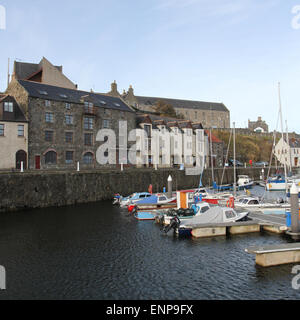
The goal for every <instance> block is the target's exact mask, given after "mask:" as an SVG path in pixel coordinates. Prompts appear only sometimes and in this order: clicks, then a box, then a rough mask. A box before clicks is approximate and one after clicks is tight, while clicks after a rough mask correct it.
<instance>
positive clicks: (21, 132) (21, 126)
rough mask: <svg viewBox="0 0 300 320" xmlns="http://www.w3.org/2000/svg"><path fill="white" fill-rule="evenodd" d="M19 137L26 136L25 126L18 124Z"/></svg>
mask: <svg viewBox="0 0 300 320" xmlns="http://www.w3.org/2000/svg"><path fill="white" fill-rule="evenodd" d="M18 137H24V126H23V125H18Z"/></svg>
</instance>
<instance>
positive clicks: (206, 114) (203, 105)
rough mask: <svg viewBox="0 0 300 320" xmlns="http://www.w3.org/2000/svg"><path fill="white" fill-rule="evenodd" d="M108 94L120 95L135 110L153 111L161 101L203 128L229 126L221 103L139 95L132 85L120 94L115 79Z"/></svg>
mask: <svg viewBox="0 0 300 320" xmlns="http://www.w3.org/2000/svg"><path fill="white" fill-rule="evenodd" d="M108 95H111V96H113V97H122V99H123V100H124V101H126V102H127V103H128V105H129V106H131V107H133V108H135V110H136V111H144V112H154V109H155V106H156V104H157V102H158V101H163V102H165V103H167V104H170V105H172V106H173V107H174V109H175V111H176V114H177V115H178V116H181V117H183V118H184V119H186V120H189V121H192V122H201V123H202V125H203V127H205V128H230V111H229V110H228V109H227V108H226V106H225V105H224V104H223V103H215V102H204V101H190V100H179V99H169V98H156V97H141V96H136V95H135V94H134V89H133V87H132V86H130V88H129V90H128V91H127V92H126V91H125V90H124V92H123V94H120V93H119V92H118V88H117V83H116V81H115V82H114V83H113V84H112V87H111V91H110V92H109V93H108Z"/></svg>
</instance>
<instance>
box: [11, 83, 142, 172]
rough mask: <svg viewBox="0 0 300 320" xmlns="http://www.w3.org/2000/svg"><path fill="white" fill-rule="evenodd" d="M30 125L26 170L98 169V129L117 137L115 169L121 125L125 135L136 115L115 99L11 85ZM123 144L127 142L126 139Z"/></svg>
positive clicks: (31, 84)
mask: <svg viewBox="0 0 300 320" xmlns="http://www.w3.org/2000/svg"><path fill="white" fill-rule="evenodd" d="M7 94H9V95H11V96H13V97H14V98H15V100H16V101H17V102H18V104H19V105H20V107H21V109H22V110H23V112H24V114H25V116H26V117H27V118H28V120H29V132H28V163H29V168H30V169H60V168H70V169H74V168H76V164H77V162H79V163H80V165H81V167H83V168H98V167H101V166H100V165H99V163H98V162H97V161H96V153H97V150H98V148H99V147H100V146H102V145H103V144H105V141H106V138H107V137H106V136H105V137H103V138H104V139H103V141H96V140H98V139H96V138H97V134H98V132H99V130H100V129H111V130H113V131H114V132H115V134H116V137H117V141H116V143H117V146H116V147H115V149H114V150H112V149H110V150H107V157H110V155H111V154H112V155H114V153H116V157H115V161H116V163H117V164H118V163H119V162H118V160H119V157H118V145H119V143H120V141H119V140H120V139H121V138H122V139H124V138H127V137H120V138H119V121H120V120H123V121H127V128H126V130H127V132H129V131H130V130H133V129H135V127H136V120H135V119H136V117H135V113H134V112H133V111H132V110H131V109H130V108H129V107H128V106H127V105H126V104H125V103H124V102H123V101H122V100H121V99H119V98H114V97H109V96H104V95H99V94H95V93H91V92H85V91H79V90H74V89H68V88H62V87H57V86H51V85H45V84H41V83H38V82H32V81H25V80H13V81H12V82H11V83H10V84H9V86H8V89H7ZM126 140H127V139H126Z"/></svg>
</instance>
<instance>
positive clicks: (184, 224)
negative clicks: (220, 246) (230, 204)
mask: <svg viewBox="0 0 300 320" xmlns="http://www.w3.org/2000/svg"><path fill="white" fill-rule="evenodd" d="M248 215H249V211H247V212H237V211H235V210H234V209H232V208H227V207H219V206H218V207H213V208H211V209H209V210H208V211H206V212H204V213H203V214H201V215H199V216H197V217H194V218H193V219H187V220H185V221H181V219H180V218H178V217H174V218H173V220H172V221H171V223H170V225H169V226H167V227H166V228H165V229H164V231H165V232H166V233H168V232H169V231H170V230H171V229H174V232H175V233H176V234H178V235H180V236H187V235H192V234H193V230H194V229H197V228H201V227H205V226H208V225H211V226H214V227H218V226H222V225H224V224H227V223H235V222H240V221H244V220H247V219H248Z"/></svg>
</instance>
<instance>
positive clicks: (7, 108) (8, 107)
mask: <svg viewBox="0 0 300 320" xmlns="http://www.w3.org/2000/svg"><path fill="white" fill-rule="evenodd" d="M4 111H5V112H14V104H13V102H4Z"/></svg>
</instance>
